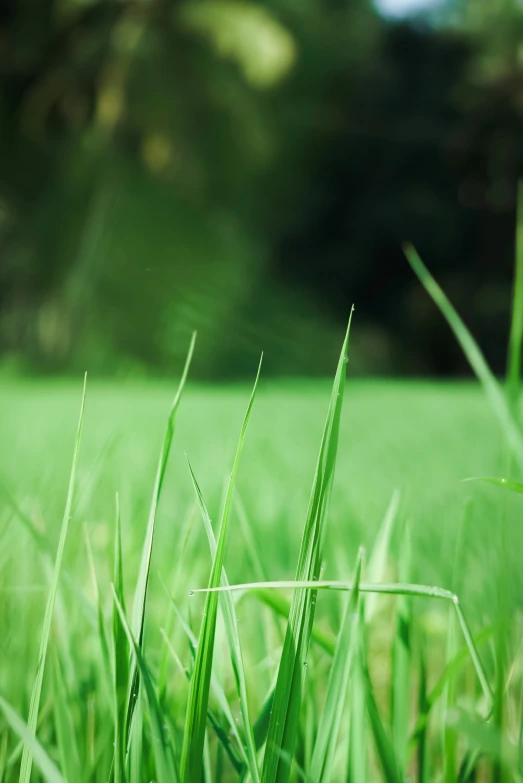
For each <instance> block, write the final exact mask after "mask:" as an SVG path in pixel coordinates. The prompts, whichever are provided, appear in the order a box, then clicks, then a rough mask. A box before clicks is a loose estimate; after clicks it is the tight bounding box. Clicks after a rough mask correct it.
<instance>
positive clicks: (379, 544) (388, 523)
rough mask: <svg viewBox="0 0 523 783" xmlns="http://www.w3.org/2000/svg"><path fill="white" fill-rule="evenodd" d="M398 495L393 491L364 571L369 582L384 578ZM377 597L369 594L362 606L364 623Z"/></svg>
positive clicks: (371, 614) (375, 605) (373, 607)
mask: <svg viewBox="0 0 523 783" xmlns="http://www.w3.org/2000/svg"><path fill="white" fill-rule="evenodd" d="M399 502H400V494H399V492H398V491H397V490H395V491H394V492H393V494H392V497H391V499H390V503H389V505H388V508H387V511H386V512H385V516H384V518H383V522H382V523H381V526H380V529H379V532H378V535H377V536H376V540H375V542H374V546H373V548H372V554H371V556H370V558H369V563H368V566H367V568H366V569H365V570H366V573H367V575H368V579H369V582H383V581H384V580H385V578H386V569H387V561H388V557H389V551H390V542H391V538H392V534H393V532H394V524H395V522H396V519H397V516H398V508H399ZM377 602H378V596H377V595H376V594H371V595H369V596H368V598H367V600H366V601H365V603H364V604H363V611H364V614H365V621H366V622H367V623H370V622H371V620H372V618H373V617H374V615H375V613H376V608H377V605H378V603H377Z"/></svg>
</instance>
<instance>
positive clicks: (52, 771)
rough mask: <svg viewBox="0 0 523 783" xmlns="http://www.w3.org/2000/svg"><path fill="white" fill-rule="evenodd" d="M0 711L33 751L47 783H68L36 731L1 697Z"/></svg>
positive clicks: (32, 756)
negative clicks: (40, 741)
mask: <svg viewBox="0 0 523 783" xmlns="http://www.w3.org/2000/svg"><path fill="white" fill-rule="evenodd" d="M0 710H2V712H3V713H4V717H5V719H6V721H7V722H8V724H9V725H10V726H11V728H12V730H13V731H14V733H15V734H16V735H17V737H19V738H20V740H21V741H22V742H23V743H24V748H25V747H28V748H29V749H30V751H31V758H32V759H33V760H34V762H35V764H36V766H37V767H38V769H39V770H40V772H41V773H42V776H43V778H44V780H45V781H46V783H67V782H66V780H65V778H63V777H62V775H61V774H60V772H59V770H58V768H57V767H56V766H55V764H54V762H53V761H51V759H50V758H49V756H48V755H47V753H46V751H45V750H44V749H43V747H42V746H41V745H40V743H39V742H38V740H37V739H36V737H35V733H34V731H32V730H31V729H30V728H29V726H28V725H27V724H26V723H24V721H23V720H22V718H20V717H19V715H17V714H16V712H15V711H14V710H13V708H12V707H11V705H10V704H8V702H6V701H5V699H3V698H2V697H1V696H0Z"/></svg>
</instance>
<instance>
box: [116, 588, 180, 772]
mask: <svg viewBox="0 0 523 783" xmlns="http://www.w3.org/2000/svg"><path fill="white" fill-rule="evenodd" d="M111 589H112V593H113V600H114V604H115V606H116V609H117V611H118V615H119V617H120V622H121V623H122V627H123V629H124V631H125V634H126V636H127V640H128V642H129V645H130V647H131V649H132V650H133V653H134V655H135V657H136V662H137V665H138V667H139V669H140V677H141V681H142V683H143V686H144V689H145V693H146V694H147V701H148V703H149V715H150V720H151V735H152V745H153V750H154V760H155V766H156V775H157V779H158V783H174V782H175V781H177V780H178V775H177V773H176V766H175V763H174V752H173V748H172V745H171V742H170V739H169V737H168V735H167V728H166V727H167V723H166V719H165V716H164V715H163V713H162V710H161V707H160V705H159V703H158V697H157V695H156V690H155V688H154V685H153V683H152V680H151V677H150V675H149V670H148V668H147V664H146V662H145V659H144V657H143V652H142V648H141V647H140V645H139V644H138V642H137V641H136V639H135V638H134V636H133V633H132V631H131V628H130V627H129V624H128V622H127V618H126V617H125V613H124V610H123V607H122V605H121V604H120V601H119V600H118V595H117V594H116V590H115V587H114V585H111Z"/></svg>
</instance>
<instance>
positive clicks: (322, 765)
mask: <svg viewBox="0 0 523 783" xmlns="http://www.w3.org/2000/svg"><path fill="white" fill-rule="evenodd" d="M362 558H363V553H362V550H360V552H359V553H358V559H357V562H356V568H355V576H354V585H353V588H352V590H351V592H350V594H349V599H348V603H347V607H346V609H345V614H344V617H343V620H342V624H341V628H340V632H339V634H338V640H337V643H336V650H335V652H334V658H333V661H332V666H331V671H330V675H329V682H328V685H327V694H326V697H325V705H324V707H323V711H322V713H321V717H320V724H319V726H318V733H317V735H316V742H315V745H314V750H313V753H312V761H311V766H310V770H309V776H308V777H309V780H310V783H329V781H330V780H331V778H332V766H333V759H334V750H335V748H336V742H337V739H338V734H339V731H340V726H341V720H342V715H343V708H344V701H345V694H346V693H347V686H348V683H349V675H350V672H351V667H352V660H353V657H354V652H355V650H357V648H358V642H359V633H358V619H359V597H360V594H359V589H358V587H359V581H360V576H361V564H362Z"/></svg>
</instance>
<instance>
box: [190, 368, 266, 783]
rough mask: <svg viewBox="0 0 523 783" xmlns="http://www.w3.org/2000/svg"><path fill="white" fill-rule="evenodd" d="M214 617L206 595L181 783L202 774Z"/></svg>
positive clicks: (221, 545)
mask: <svg viewBox="0 0 523 783" xmlns="http://www.w3.org/2000/svg"><path fill="white" fill-rule="evenodd" d="M260 370H261V360H260V364H259V367H258V373H257V375H256V381H255V383H254V388H253V390H252V393H251V397H250V400H249V404H248V406H247V412H246V414H245V418H244V420H243V425H242V429H241V433H240V438H239V441H238V446H237V449H236V455H235V457H234V463H233V468H232V472H231V476H230V480H229V486H228V489H227V496H226V499H225V506H224V509H223V514H222V520H221V525H220V532H219V535H218V543H217V546H216V556H215V558H214V561H213V565H212V570H211V576H210V579H209V587H216V586H219V584H220V580H221V576H222V569H223V562H224V555H225V543H226V539H227V529H228V526H229V512H230V508H231V502H232V497H233V491H234V484H235V481H236V475H237V473H238V467H239V464H240V457H241V453H242V449H243V443H244V440H245V433H246V430H247V425H248V423H249V419H250V416H251V411H252V406H253V403H254V398H255V395H256V389H257V387H258V379H259V377H260ZM217 613H218V596H217V595H216V594H215V593H213V592H210V593H209V594H208V595H207V596H206V599H205V609H204V617H203V622H202V627H201V629H200V639H199V643H198V647H197V651H196V660H195V662H194V670H193V673H192V677H191V683H190V688H189V701H188V705H187V714H186V720H185V731H184V737H183V746H182V756H181V777H182V783H195V781H199V780H200V777H201V773H202V757H203V745H204V740H205V727H206V723H207V706H208V703H209V688H210V683H211V671H212V659H213V653H214V638H215V633H216V618H217Z"/></svg>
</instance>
